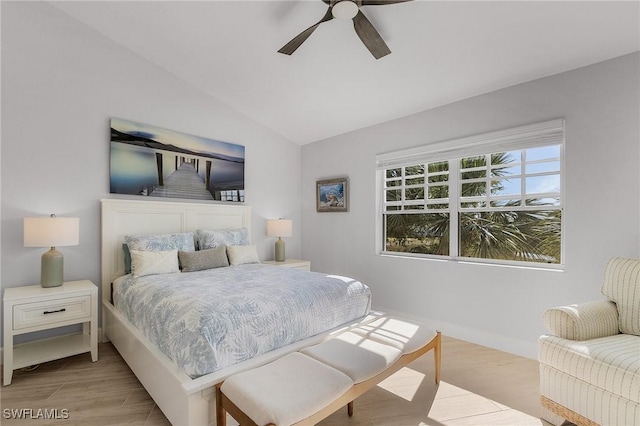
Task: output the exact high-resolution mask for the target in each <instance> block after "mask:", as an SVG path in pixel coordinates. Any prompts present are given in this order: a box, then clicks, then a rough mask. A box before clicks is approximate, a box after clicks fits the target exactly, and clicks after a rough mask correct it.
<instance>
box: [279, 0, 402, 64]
mask: <svg viewBox="0 0 640 426" xmlns="http://www.w3.org/2000/svg"><path fill="white" fill-rule="evenodd" d="M322 1H323V2H324V3H326V4H328V5H329V9H327V13H325V14H324V16H323V17H322V19H321V20H319V21H318V22H317V23H316V24H314V25H312V26H310V27H309V28H307V29H306V30H304V31H303V32H301V33H300V34H298V35H297V36H295V37H294V38H293V39H292V40H291V41H290V42H289V43H287V44H285V45H284V46H282V48H281V49H280V50H278V52H280V53H284V54H285V55H291V54H292V53H293V52H295V51H296V49H297V48H298V47H300V45H301V44H302V43H304V41H305V40H306V39H307V38H309V36H310V35H311V34H312V33H313V32H314V31H315V30H316V28H318V25H320V24H322V23H323V22H327V21H330V20H332V19H333V18H336V19H344V20H347V19H352V20H353V27H354V29H355V30H356V34H358V37H360V40H362V43H364V45H365V46H366V48H367V49H369V52H371V54H372V55H373V56H374V57H375V58H376V59H380V58H382V57H383V56H386V55H388V54H389V53H391V50H389V47H388V46H387V44H386V43H385V42H384V40H383V39H382V37H381V36H380V34H379V33H378V31H377V30H376V29H375V27H374V26H373V24H371V22H370V21H369V20H368V19H367V17H366V16H364V14H363V13H362V11H361V10H360V7H361V6H384V5H387V4H394V3H404V2H407V1H411V0H322Z"/></svg>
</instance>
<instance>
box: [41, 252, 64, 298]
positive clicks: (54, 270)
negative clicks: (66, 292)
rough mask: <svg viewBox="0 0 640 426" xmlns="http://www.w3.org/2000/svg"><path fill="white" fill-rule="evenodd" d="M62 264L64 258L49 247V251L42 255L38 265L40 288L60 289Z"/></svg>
mask: <svg viewBox="0 0 640 426" xmlns="http://www.w3.org/2000/svg"><path fill="white" fill-rule="evenodd" d="M63 263H64V257H63V256H62V253H60V252H59V251H58V250H56V248H55V247H51V250H49V251H48V252H46V253H45V254H43V255H42V262H41V265H40V285H41V286H42V287H44V288H48V287H60V286H61V285H62V283H63V277H64V273H63V269H64V268H63Z"/></svg>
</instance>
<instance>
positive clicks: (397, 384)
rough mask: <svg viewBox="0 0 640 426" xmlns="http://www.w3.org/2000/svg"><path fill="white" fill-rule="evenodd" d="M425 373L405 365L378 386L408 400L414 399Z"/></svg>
mask: <svg viewBox="0 0 640 426" xmlns="http://www.w3.org/2000/svg"><path fill="white" fill-rule="evenodd" d="M424 377H425V375H424V374H423V373H421V372H419V371H416V370H413V369H411V368H409V367H403V368H401V369H400V370H398V371H397V372H395V373H394V374H393V375H392V376H391V377H388V378H386V379H384V380H383V381H381V382H380V383H378V387H380V388H382V389H384V390H386V391H387V392H391V393H392V394H394V395H397V396H399V397H400V398H403V399H405V400H407V401H413V397H414V396H415V395H416V392H418V388H420V385H421V384H422V381H423V380H424Z"/></svg>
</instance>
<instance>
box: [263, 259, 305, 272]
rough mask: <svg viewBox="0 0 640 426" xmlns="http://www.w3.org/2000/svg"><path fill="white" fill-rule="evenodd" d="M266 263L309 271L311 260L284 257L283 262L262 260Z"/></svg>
mask: <svg viewBox="0 0 640 426" xmlns="http://www.w3.org/2000/svg"><path fill="white" fill-rule="evenodd" d="M262 263H264V264H266V265H276V266H284V267H285V268H292V269H300V270H301V271H310V270H311V262H309V261H308V260H300V259H285V261H284V262H276V261H275V260H265V261H264V262H262Z"/></svg>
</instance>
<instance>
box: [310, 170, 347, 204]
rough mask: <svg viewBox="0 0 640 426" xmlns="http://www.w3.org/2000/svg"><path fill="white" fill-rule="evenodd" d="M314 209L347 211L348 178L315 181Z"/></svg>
mask: <svg viewBox="0 0 640 426" xmlns="http://www.w3.org/2000/svg"><path fill="white" fill-rule="evenodd" d="M316 211H318V212H348V211H349V178H346V177H345V178H337V179H326V180H319V181H317V182H316Z"/></svg>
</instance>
